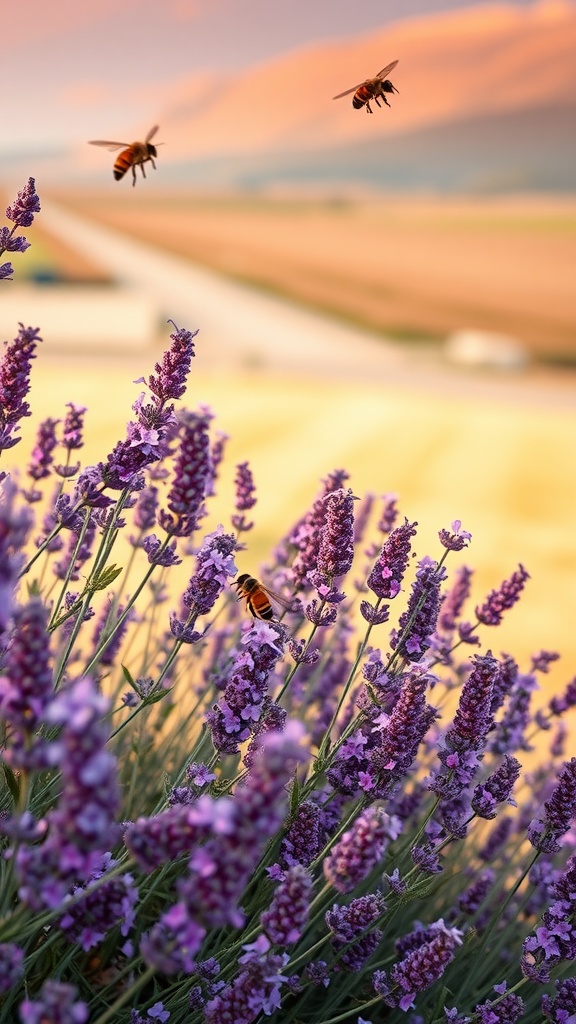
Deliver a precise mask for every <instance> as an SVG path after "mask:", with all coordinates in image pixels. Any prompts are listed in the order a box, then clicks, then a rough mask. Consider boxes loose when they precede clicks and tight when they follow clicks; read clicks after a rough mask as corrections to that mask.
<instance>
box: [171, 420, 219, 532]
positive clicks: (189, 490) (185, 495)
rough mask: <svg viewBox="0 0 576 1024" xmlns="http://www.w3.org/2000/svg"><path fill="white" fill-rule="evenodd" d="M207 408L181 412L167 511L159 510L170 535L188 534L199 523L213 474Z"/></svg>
mask: <svg viewBox="0 0 576 1024" xmlns="http://www.w3.org/2000/svg"><path fill="white" fill-rule="evenodd" d="M212 418H213V417H212V413H211V412H210V410H209V409H205V408H202V409H201V410H200V411H199V412H197V413H192V412H183V413H181V414H180V417H179V419H180V438H179V441H180V450H179V452H178V457H177V459H176V465H175V472H174V481H173V483H172V487H171V488H170V492H169V494H168V508H169V509H170V512H164V511H161V512H160V514H159V516H158V522H159V523H160V526H161V527H162V528H163V529H164V530H166V532H167V533H169V534H170V535H171V536H173V537H189V536H190V534H192V533H194V530H195V529H196V528H197V526H198V521H199V518H200V511H201V508H202V503H203V501H204V497H205V494H206V490H207V485H208V482H209V480H210V479H211V476H212V470H211V465H210V440H209V436H208V426H209V423H210V420H211V419H212Z"/></svg>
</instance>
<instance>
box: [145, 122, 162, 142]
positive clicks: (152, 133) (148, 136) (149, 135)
mask: <svg viewBox="0 0 576 1024" xmlns="http://www.w3.org/2000/svg"><path fill="white" fill-rule="evenodd" d="M158 127H159V126H158V125H157V124H155V125H154V127H153V128H151V129H150V131H149V132H148V135H147V136H146V138H145V140H144V141H145V142H150V139H151V138H152V136H153V135H156V132H157V131H158Z"/></svg>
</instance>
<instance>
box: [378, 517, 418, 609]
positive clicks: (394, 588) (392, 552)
mask: <svg viewBox="0 0 576 1024" xmlns="http://www.w3.org/2000/svg"><path fill="white" fill-rule="evenodd" d="M417 526H418V523H409V522H408V520H407V519H405V520H404V525H403V526H398V527H397V528H396V529H395V530H393V531H392V533H391V534H390V536H389V537H388V539H387V540H386V541H385V542H384V544H383V545H382V550H381V552H380V556H379V558H378V559H377V561H376V563H375V565H374V568H373V569H372V571H371V573H370V575H369V576H368V580H367V583H368V586H369V587H370V590H372V591H373V592H374V593H375V594H376V597H378V598H380V599H381V600H384V601H386V600H391V599H392V598H393V597H396V595H397V594H399V593H400V589H401V586H402V580H403V578H404V573H405V572H406V568H407V565H408V560H409V557H410V550H411V546H412V537H415V536H416V527H417Z"/></svg>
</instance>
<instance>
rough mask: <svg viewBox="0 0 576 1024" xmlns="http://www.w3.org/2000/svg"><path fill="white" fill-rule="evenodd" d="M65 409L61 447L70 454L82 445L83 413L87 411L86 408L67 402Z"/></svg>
mask: <svg viewBox="0 0 576 1024" xmlns="http://www.w3.org/2000/svg"><path fill="white" fill-rule="evenodd" d="M66 408H67V409H68V412H67V413H66V417H65V419H64V426H63V427H62V447H63V448H65V449H66V451H68V452H71V451H75V450H76V449H78V448H82V447H83V445H84V438H83V436H82V431H83V430H84V413H85V412H86V411H87V410H86V406H84V405H75V404H74V402H67V404H66Z"/></svg>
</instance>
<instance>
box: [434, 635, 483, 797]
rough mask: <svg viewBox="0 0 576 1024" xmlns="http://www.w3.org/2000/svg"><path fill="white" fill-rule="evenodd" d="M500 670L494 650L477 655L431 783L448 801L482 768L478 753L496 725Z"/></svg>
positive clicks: (435, 790)
mask: <svg viewBox="0 0 576 1024" xmlns="http://www.w3.org/2000/svg"><path fill="white" fill-rule="evenodd" d="M498 673H499V664H498V661H497V660H496V658H494V657H493V656H492V652H491V651H488V652H487V653H486V654H485V655H483V656H482V655H477V656H476V657H475V658H473V668H472V672H471V673H470V675H469V677H468V679H467V680H466V682H465V683H464V686H463V688H462V693H461V696H460V700H459V702H458V708H457V710H456V714H455V716H454V721H453V722H452V725H451V726H450V727H449V729H448V731H447V733H446V737H445V740H444V745H443V746H442V747H441V748H440V750H439V753H438V756H439V758H440V761H441V763H442V768H441V770H440V771H439V772H438V773H437V774H436V775H435V776H434V777H433V778H432V781H431V782H430V786H429V788H430V789H431V790H432V792H434V793H437V794H438V795H439V796H442V797H443V798H444V799H445V800H448V799H454V798H455V797H458V796H459V795H460V794H461V793H462V791H463V790H464V789H465V788H466V787H467V786H468V785H469V784H470V782H471V781H472V779H473V778H474V775H475V774H476V772H477V771H478V767H479V763H480V760H479V755H478V752H479V751H482V750H483V748H484V746H485V744H486V736H487V733H488V731H489V729H490V728H491V726H492V721H493V718H492V712H491V705H492V695H493V689H494V682H495V680H496V678H497V677H498Z"/></svg>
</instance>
